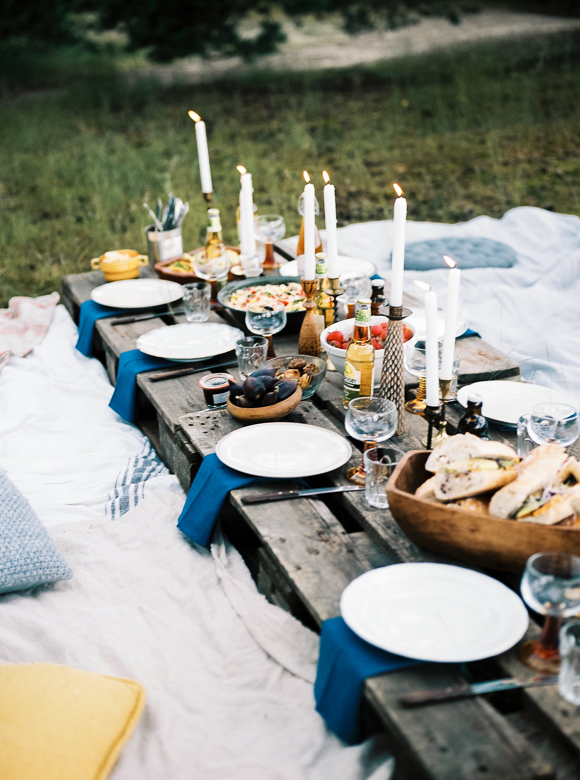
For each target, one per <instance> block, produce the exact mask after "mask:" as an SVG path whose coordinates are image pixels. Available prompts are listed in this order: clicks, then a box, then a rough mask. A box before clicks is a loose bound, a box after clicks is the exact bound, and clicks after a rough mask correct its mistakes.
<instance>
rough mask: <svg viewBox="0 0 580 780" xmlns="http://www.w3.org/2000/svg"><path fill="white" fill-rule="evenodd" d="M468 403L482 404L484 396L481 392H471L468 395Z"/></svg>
mask: <svg viewBox="0 0 580 780" xmlns="http://www.w3.org/2000/svg"><path fill="white" fill-rule="evenodd" d="M467 403H468V404H482V403H483V398H482V397H481V396H480V394H479V393H469V394H468V396H467Z"/></svg>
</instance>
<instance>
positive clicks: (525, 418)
mask: <svg viewBox="0 0 580 780" xmlns="http://www.w3.org/2000/svg"><path fill="white" fill-rule="evenodd" d="M529 422H530V415H529V414H522V416H521V417H520V419H519V420H518V430H517V433H518V458H525V457H526V455H527V454H528V453H529V452H531V451H532V450H533V449H534V448H535V447H536V446H537V445H536V442H535V441H534V440H533V439H531V438H530V435H529V433H528V425H529Z"/></svg>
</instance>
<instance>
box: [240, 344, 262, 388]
mask: <svg viewBox="0 0 580 780" xmlns="http://www.w3.org/2000/svg"><path fill="white" fill-rule="evenodd" d="M267 354H268V339H265V338H264V337H263V336H246V338H243V339H240V340H239V341H236V357H237V359H238V372H239V374H240V377H241V379H242V381H244V380H245V379H247V378H248V377H249V376H250V374H253V373H254V371H257V370H258V369H259V368H262V366H263V365H264V363H265V362H266V356H267Z"/></svg>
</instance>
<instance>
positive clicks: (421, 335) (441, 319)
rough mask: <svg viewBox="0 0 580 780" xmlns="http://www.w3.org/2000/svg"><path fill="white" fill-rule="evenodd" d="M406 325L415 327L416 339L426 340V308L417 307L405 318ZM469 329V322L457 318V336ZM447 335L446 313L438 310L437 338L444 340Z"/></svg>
mask: <svg viewBox="0 0 580 780" xmlns="http://www.w3.org/2000/svg"><path fill="white" fill-rule="evenodd" d="M405 324H406V325H412V326H413V328H414V329H415V340H416V341H425V334H426V327H425V309H417V311H414V312H413V314H411V316H410V317H408V318H407V319H406V320H405ZM466 330H467V322H466V321H465V320H462V319H458V320H457V327H456V329H455V336H456V337H457V336H461V335H462V334H463V333H465V331H466ZM444 335H445V313H444V312H442V311H438V312H437V338H438V339H439V340H440V341H442V340H443V336H444Z"/></svg>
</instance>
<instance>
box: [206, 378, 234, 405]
mask: <svg viewBox="0 0 580 780" xmlns="http://www.w3.org/2000/svg"><path fill="white" fill-rule="evenodd" d="M230 381H231V382H233V381H234V378H233V376H232V375H231V374H207V376H202V378H201V379H200V380H199V386H200V387H201V389H202V390H203V396H204V398H205V402H206V404H207V405H208V407H209V408H210V409H223V407H224V406H225V405H226V404H227V401H228V396H229V394H230Z"/></svg>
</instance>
